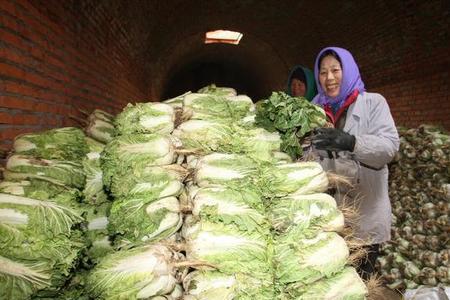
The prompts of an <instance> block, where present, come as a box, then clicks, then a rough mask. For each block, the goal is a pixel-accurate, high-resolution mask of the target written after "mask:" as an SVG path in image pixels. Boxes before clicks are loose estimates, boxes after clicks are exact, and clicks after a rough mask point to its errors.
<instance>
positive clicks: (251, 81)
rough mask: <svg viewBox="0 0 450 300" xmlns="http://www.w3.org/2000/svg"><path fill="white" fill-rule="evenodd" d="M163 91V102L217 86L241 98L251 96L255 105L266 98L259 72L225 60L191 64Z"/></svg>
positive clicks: (180, 70)
mask: <svg viewBox="0 0 450 300" xmlns="http://www.w3.org/2000/svg"><path fill="white" fill-rule="evenodd" d="M167 82H168V83H167V84H166V86H165V88H164V90H163V93H162V95H163V99H168V98H173V97H176V96H178V95H180V94H183V93H185V92H187V91H191V92H195V91H197V90H198V89H200V88H202V87H204V86H207V85H210V84H216V85H217V86H224V87H232V88H234V89H236V91H237V92H238V94H245V95H248V96H249V97H250V98H252V99H253V101H255V102H256V101H257V100H259V99H262V98H264V97H267V96H268V95H267V93H266V92H265V91H264V90H265V89H264V88H262V87H261V86H262V85H263V84H262V81H261V76H259V75H258V73H257V71H256V70H253V69H252V68H251V67H249V66H244V65H242V64H240V63H239V62H229V61H225V60H207V61H205V60H197V61H194V62H191V63H188V64H187V65H185V66H184V67H182V68H180V69H179V70H178V71H176V72H175V73H174V74H173V75H172V76H171V77H169V79H168V81H167Z"/></svg>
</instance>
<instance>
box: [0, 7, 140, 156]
mask: <svg viewBox="0 0 450 300" xmlns="http://www.w3.org/2000/svg"><path fill="white" fill-rule="evenodd" d="M69 3H70V2H69V1H45V5H43V4H44V3H39V2H37V1H32V2H28V1H25V0H16V1H6V0H5V1H2V4H1V5H0V148H3V149H8V148H10V146H11V143H12V139H13V138H14V137H15V136H16V135H17V134H21V133H24V132H32V131H39V130H42V129H45V128H51V127H62V126H76V125H78V124H77V123H76V122H75V121H74V120H73V118H71V116H75V117H80V118H83V115H82V113H81V112H80V109H81V110H85V111H88V112H90V111H92V110H93V109H94V108H101V109H104V110H106V111H108V112H112V113H117V112H118V111H120V109H121V108H122V107H123V106H124V105H125V104H126V103H128V102H130V101H132V100H137V99H143V98H144V95H145V92H144V88H143V86H142V82H140V81H139V79H138V74H141V73H142V71H141V70H139V68H138V67H137V66H136V65H133V62H132V61H131V60H130V58H129V57H128V56H127V53H126V51H124V50H123V48H124V47H126V46H127V45H124V43H123V40H117V36H119V35H118V34H116V33H117V32H118V28H117V24H112V25H111V26H100V27H99V26H96V25H95V24H91V23H92V22H94V21H95V22H97V21H98V20H105V18H107V16H104V15H103V16H101V15H98V16H91V19H86V18H83V17H82V16H79V15H77V14H76V13H75V12H74V11H73V10H71V9H70V8H71V7H64V6H63V5H66V6H67V5H68V4H69ZM46 7H48V8H51V10H48V11H45V10H44V9H45V8H46ZM108 21H109V22H110V23H114V22H113V21H114V20H108ZM103 25H105V24H103ZM114 26H115V27H114ZM111 28H113V29H114V30H115V32H112V29H111ZM94 29H95V30H94ZM122 32H123V30H122Z"/></svg>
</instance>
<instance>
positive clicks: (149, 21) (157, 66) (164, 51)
mask: <svg viewBox="0 0 450 300" xmlns="http://www.w3.org/2000/svg"><path fill="white" fill-rule="evenodd" d="M430 3H431V4H430ZM436 3H438V4H437V5H436ZM449 3H450V2H448V1H423V2H422V3H419V2H418V1H412V2H409V1H387V0H376V1H356V0H355V1H331V0H316V1H306V0H283V1H279V0H270V1H269V0H233V1H232V0H228V1H225V0H208V1H202V0H198V1H193V0H191V1H186V0H148V1H144V0H128V1H120V0H102V1H100V0H81V1H78V0H73V1H72V2H71V4H70V6H71V8H72V10H74V11H75V12H78V13H79V16H80V18H92V16H96V15H99V12H101V13H102V15H105V16H106V17H105V18H103V19H102V20H97V22H96V23H95V26H111V25H117V26H115V27H114V28H118V29H117V30H116V29H115V30H114V31H112V32H111V36H110V38H111V39H113V40H114V41H115V42H117V43H119V44H121V45H123V48H124V51H126V52H127V53H128V54H129V55H130V57H131V58H132V60H133V61H134V62H136V63H135V65H136V72H138V73H139V74H140V77H139V78H141V79H140V81H142V82H141V83H142V84H143V86H144V89H145V92H146V94H148V95H149V98H150V99H152V100H161V98H162V97H164V96H166V95H171V94H173V93H175V92H173V93H171V90H175V89H176V87H177V83H176V82H177V80H180V79H182V80H185V79H183V78H187V76H189V74H192V72H194V73H195V72H198V70H199V69H202V68H203V69H208V68H210V69H211V68H212V69H214V68H215V67H214V66H221V67H216V68H222V69H223V68H225V69H227V68H228V69H227V70H228V71H227V70H226V71H224V72H225V74H227V75H226V76H230V74H239V76H238V79H240V78H242V79H241V80H244V81H245V83H246V84H247V90H249V91H251V93H253V95H254V96H255V97H259V96H261V95H262V94H265V93H267V92H268V91H270V90H276V89H281V88H283V86H284V82H285V80H286V76H287V74H288V70H289V68H290V67H291V66H293V65H296V64H303V65H305V66H308V67H312V65H313V62H314V59H315V55H316V54H317V52H318V51H319V50H320V49H321V48H322V47H324V46H328V45H339V46H342V47H346V48H349V49H350V50H351V51H352V52H353V53H354V54H355V56H356V58H357V61H358V63H359V64H360V67H361V68H362V70H363V71H367V72H366V73H367V78H369V79H370V80H372V82H377V80H381V79H378V78H380V77H379V73H380V72H381V71H382V69H383V68H384V67H383V66H386V65H390V64H394V63H398V61H399V60H400V59H404V54H405V53H406V54H408V53H412V52H411V51H410V50H409V49H412V48H413V47H415V48H414V51H422V50H424V49H425V48H424V47H430V45H428V46H425V43H422V41H424V40H426V39H427V38H429V37H428V36H427V35H426V32H427V31H426V30H425V31H424V30H421V31H420V32H422V33H421V34H422V36H419V35H418V33H417V32H419V31H418V30H412V29H414V28H416V29H417V27H419V26H422V27H423V26H429V25H423V24H432V25H431V26H436V28H437V29H438V30H439V29H443V30H441V32H443V33H441V34H440V35H437V36H436V37H435V38H434V39H433V40H432V44H433V45H431V48H430V49H431V50H430V51H432V47H433V46H434V45H437V46H439V45H441V44H442V43H445V42H447V43H448V38H449V36H448V19H450V18H449V17H448V8H449ZM430 9H434V10H435V11H431V12H430ZM446 11H447V17H446V18H445V12H446ZM428 14H431V15H433V14H435V15H436V14H437V15H441V16H443V18H442V20H447V21H443V23H442V24H439V23H437V22H430V21H428V22H427V23H423V24H422V21H424V20H426V18H428ZM439 20H440V19H439ZM436 28H432V27H430V29H429V30H428V31H429V32H433V31H436ZM119 29H120V30H119ZM216 29H228V30H235V31H239V32H242V33H243V34H244V37H243V39H242V41H241V44H240V45H238V46H233V45H205V44H204V43H203V36H204V34H205V32H206V31H208V30H216ZM388 38H389V40H395V39H398V40H401V41H402V43H400V44H401V46H400V47H398V46H395V45H391V44H388V43H384V42H383V41H384V40H388ZM415 43H417V44H418V45H416V44H415ZM385 54H389V55H385ZM363 58H364V59H363ZM407 59H410V60H413V59H414V58H413V57H411V56H408V58H407ZM380 62H381V64H380ZM208 66H209V67H208ZM226 66H228V67H226ZM226 76H225V77H226ZM392 76H393V77H389V78H390V80H393V79H395V78H394V77H395V73H393V75H392ZM222 79H223V78H222ZM256 90H258V91H259V92H257V91H256Z"/></svg>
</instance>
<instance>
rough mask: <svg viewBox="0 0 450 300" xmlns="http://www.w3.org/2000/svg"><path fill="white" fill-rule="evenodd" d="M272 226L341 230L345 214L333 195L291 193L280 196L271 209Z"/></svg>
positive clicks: (286, 228) (280, 228)
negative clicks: (338, 206) (339, 208)
mask: <svg viewBox="0 0 450 300" xmlns="http://www.w3.org/2000/svg"><path fill="white" fill-rule="evenodd" d="M270 211H271V222H272V226H273V227H274V228H275V229H277V230H279V231H287V230H289V229H290V228H294V227H297V228H300V229H301V230H315V231H317V230H324V231H336V232H340V231H342V230H343V229H344V216H343V214H342V212H341V211H340V210H338V208H337V206H336V201H335V199H334V198H333V197H331V196H330V195H328V194H325V193H319V194H309V195H291V196H287V197H284V198H280V199H278V200H277V201H276V203H274V205H273V206H272V207H271V209H270Z"/></svg>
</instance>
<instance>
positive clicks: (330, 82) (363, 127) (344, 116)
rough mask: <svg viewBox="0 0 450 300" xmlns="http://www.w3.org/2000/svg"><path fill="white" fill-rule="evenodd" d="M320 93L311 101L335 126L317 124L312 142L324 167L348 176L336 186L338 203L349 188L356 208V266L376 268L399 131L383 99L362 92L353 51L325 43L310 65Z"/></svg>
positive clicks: (387, 233)
mask: <svg viewBox="0 0 450 300" xmlns="http://www.w3.org/2000/svg"><path fill="white" fill-rule="evenodd" d="M314 75H315V78H316V80H317V82H318V83H319V84H318V94H317V96H316V97H314V99H313V101H312V102H313V103H314V104H317V105H320V106H321V107H323V108H324V110H325V112H326V115H327V117H328V119H329V121H330V122H331V123H333V124H334V128H319V129H317V130H316V132H315V135H314V136H313V137H312V142H313V146H314V147H313V148H314V151H315V152H316V154H317V155H318V157H319V160H320V163H321V164H322V166H323V168H324V169H325V170H331V171H333V172H335V173H337V174H339V175H343V176H346V177H347V178H349V179H351V182H352V184H353V187H352V188H348V190H345V189H341V188H338V189H336V194H335V198H336V200H337V202H338V204H339V203H342V201H344V199H347V197H345V198H344V195H345V194H347V196H348V199H350V200H349V201H352V204H354V206H355V208H356V209H357V210H358V213H359V218H360V219H359V222H358V224H357V225H356V228H355V231H356V232H355V235H356V237H358V238H360V239H362V240H363V241H364V243H365V244H366V249H367V253H368V255H367V257H366V258H365V259H363V260H362V261H361V263H360V265H359V266H358V268H357V269H358V272H359V274H360V275H361V277H362V278H364V279H367V278H369V277H370V275H371V274H372V273H374V271H375V270H374V265H375V261H376V259H377V256H378V254H379V246H380V244H381V243H383V242H385V241H388V240H390V238H391V204H390V200H389V195H388V167H387V164H388V163H389V162H390V161H391V160H392V159H393V158H394V155H395V153H396V152H397V151H398V149H399V143H400V142H399V136H398V133H397V129H396V127H395V124H394V120H393V118H392V115H391V112H390V110H389V106H388V104H387V102H386V99H385V98H384V97H383V96H382V95H380V94H377V93H369V92H366V90H365V87H364V83H363V81H362V79H361V76H360V73H359V69H358V66H357V64H356V62H355V60H354V58H353V56H352V54H351V53H350V52H349V51H347V50H345V49H343V48H337V47H327V48H324V49H323V50H322V51H320V53H319V54H318V56H317V58H316V62H315V65H314Z"/></svg>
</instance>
